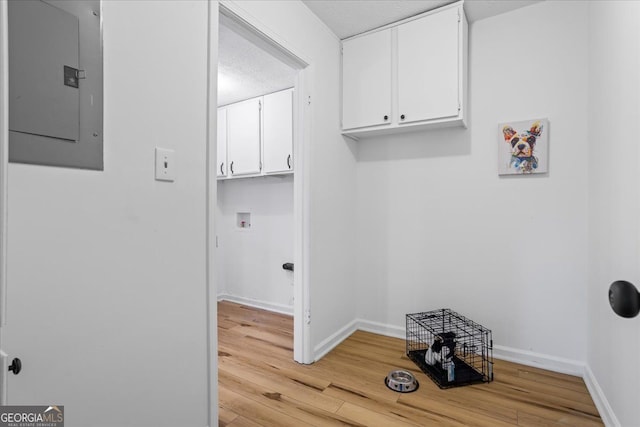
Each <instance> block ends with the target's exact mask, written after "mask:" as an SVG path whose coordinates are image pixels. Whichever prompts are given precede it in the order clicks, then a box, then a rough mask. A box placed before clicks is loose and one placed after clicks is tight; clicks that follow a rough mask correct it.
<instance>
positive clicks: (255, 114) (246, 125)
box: [227, 98, 262, 176]
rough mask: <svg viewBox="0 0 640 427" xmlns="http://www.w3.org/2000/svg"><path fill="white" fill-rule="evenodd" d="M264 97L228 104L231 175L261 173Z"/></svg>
mask: <svg viewBox="0 0 640 427" xmlns="http://www.w3.org/2000/svg"><path fill="white" fill-rule="evenodd" d="M261 102H262V98H254V99H249V100H247V101H243V102H239V103H237V104H231V105H228V106H227V160H228V162H229V175H230V176H238V175H251V174H259V173H260V170H261V162H260V157H261V156H260V105H261Z"/></svg>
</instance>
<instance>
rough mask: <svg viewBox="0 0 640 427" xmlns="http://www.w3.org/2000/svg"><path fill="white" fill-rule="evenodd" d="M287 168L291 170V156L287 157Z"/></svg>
mask: <svg viewBox="0 0 640 427" xmlns="http://www.w3.org/2000/svg"><path fill="white" fill-rule="evenodd" d="M287 167H288V168H289V169H291V154H289V155H288V156H287Z"/></svg>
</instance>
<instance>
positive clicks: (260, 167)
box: [260, 162, 262, 171]
mask: <svg viewBox="0 0 640 427" xmlns="http://www.w3.org/2000/svg"><path fill="white" fill-rule="evenodd" d="M260 171H262V162H260Z"/></svg>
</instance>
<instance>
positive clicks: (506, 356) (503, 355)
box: [315, 319, 620, 427]
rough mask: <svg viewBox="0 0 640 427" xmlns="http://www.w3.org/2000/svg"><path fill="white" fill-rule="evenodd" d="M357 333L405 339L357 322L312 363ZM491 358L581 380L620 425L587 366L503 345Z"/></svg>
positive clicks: (401, 330)
mask: <svg viewBox="0 0 640 427" xmlns="http://www.w3.org/2000/svg"><path fill="white" fill-rule="evenodd" d="M357 330H362V331H366V332H372V333H375V334H379V335H384V336H387V337H393V338H400V339H405V337H406V334H405V327H402V326H393V325H388V324H384V323H380V322H372V321H369V320H363V319H356V320H354V321H352V322H351V323H349V324H348V325H346V326H344V327H343V328H342V329H340V330H339V331H338V332H336V333H335V334H333V335H331V336H330V337H329V338H327V339H325V340H324V341H322V342H321V343H320V344H319V345H318V346H317V347H316V348H315V355H316V356H315V360H316V361H317V360H319V359H321V358H322V357H324V356H325V355H327V354H328V353H329V352H330V351H331V350H333V349H334V348H335V347H337V346H338V345H339V344H340V343H341V342H342V341H344V340H345V339H347V338H348V337H349V336H350V335H351V334H353V333H354V332H355V331H357ZM493 357H494V358H495V359H500V360H506V361H509V362H514V363H519V364H521V365H525V366H532V367H535V368H540V369H546V370H548V371H553V372H559V373H562V374H568V375H574V376H578V377H581V378H582V379H583V380H584V382H585V384H586V386H587V389H588V390H589V394H590V395H591V398H592V399H593V402H594V403H595V405H596V408H597V409H598V412H599V414H600V417H601V418H602V421H603V422H604V425H605V426H606V427H620V422H619V421H618V419H617V417H616V415H615V413H614V412H613V408H612V407H611V405H610V404H609V401H608V400H607V398H606V396H605V394H604V392H603V391H602V388H600V385H599V384H598V380H597V379H596V377H595V375H594V374H593V371H592V370H591V368H590V367H589V365H587V364H586V363H584V362H580V361H578V360H572V359H565V358H562V357H557V356H551V355H548V354H541V353H535V352H532V351H527V350H519V349H515V348H511V347H507V346H502V345H494V346H493Z"/></svg>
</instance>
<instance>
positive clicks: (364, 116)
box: [342, 29, 391, 129]
mask: <svg viewBox="0 0 640 427" xmlns="http://www.w3.org/2000/svg"><path fill="white" fill-rule="evenodd" d="M389 123H391V29H387V30H382V31H377V32H375V33H371V34H367V35H364V36H361V37H357V38H354V39H351V40H346V41H344V42H343V43H342V127H343V129H353V128H359V127H365V126H375V125H383V124H389Z"/></svg>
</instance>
